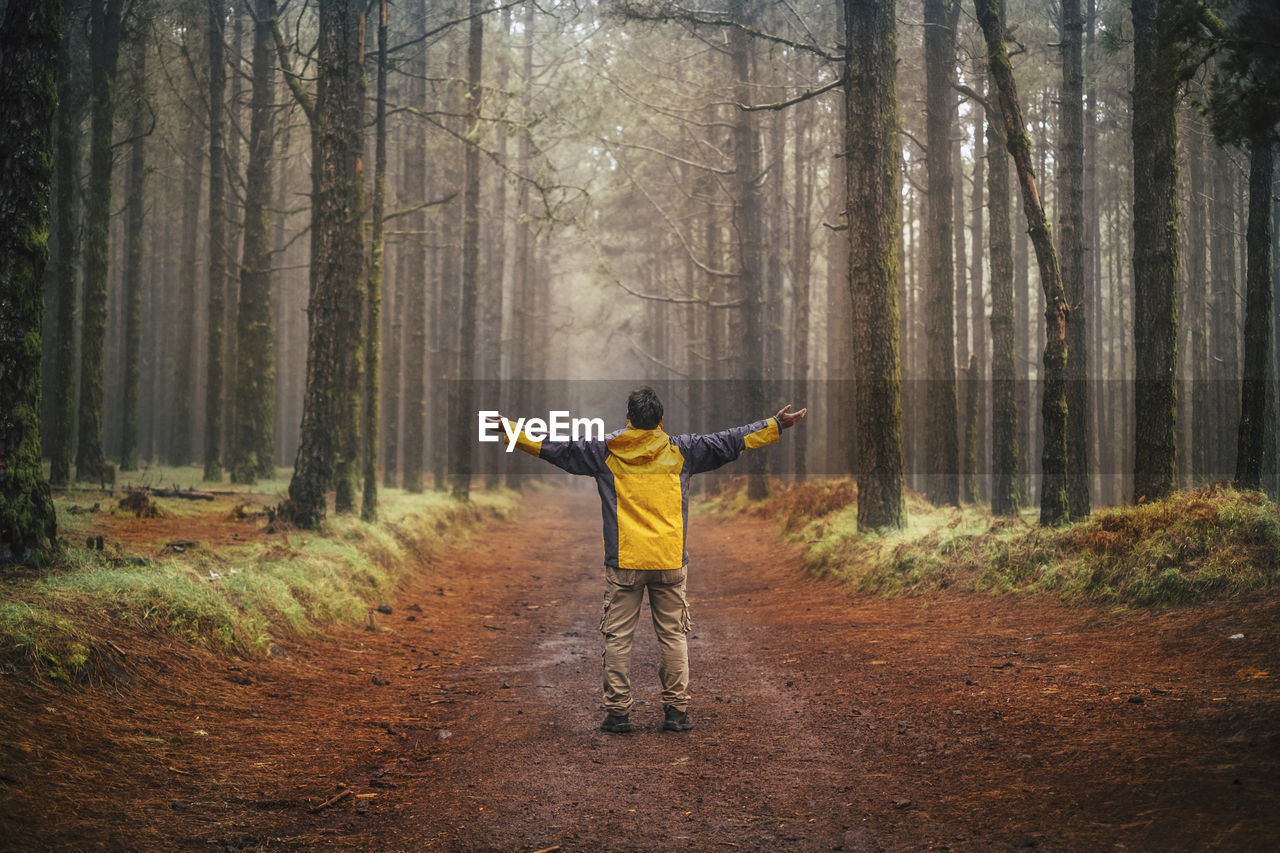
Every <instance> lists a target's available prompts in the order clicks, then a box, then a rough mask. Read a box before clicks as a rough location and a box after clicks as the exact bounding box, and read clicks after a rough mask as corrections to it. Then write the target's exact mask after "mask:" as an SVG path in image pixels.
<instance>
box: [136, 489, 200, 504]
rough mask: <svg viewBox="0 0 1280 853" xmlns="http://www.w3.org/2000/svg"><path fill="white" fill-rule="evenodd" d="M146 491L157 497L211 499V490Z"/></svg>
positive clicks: (187, 499) (192, 499)
mask: <svg viewBox="0 0 1280 853" xmlns="http://www.w3.org/2000/svg"><path fill="white" fill-rule="evenodd" d="M146 491H147V493H148V494H151V495H155V496H156V497H158V498H182V499H183V500H186V501H211V500H213V492H198V491H196V490H195V489H176V488H175V489H147V490H146Z"/></svg>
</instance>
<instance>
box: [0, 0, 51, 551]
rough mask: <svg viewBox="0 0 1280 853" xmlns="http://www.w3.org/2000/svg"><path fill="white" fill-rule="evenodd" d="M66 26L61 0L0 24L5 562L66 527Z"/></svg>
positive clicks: (11, 13)
mask: <svg viewBox="0 0 1280 853" xmlns="http://www.w3.org/2000/svg"><path fill="white" fill-rule="evenodd" d="M61 25H62V6H61V0H39V2H23V3H10V4H9V5H8V6H7V7H6V9H5V16H4V23H3V27H0V115H3V116H4V117H5V121H4V122H3V123H0V175H3V180H2V181H0V212H3V215H0V376H3V381H0V565H3V564H6V563H25V562H27V561H28V560H29V559H30V558H31V557H32V556H33V555H34V554H35V553H37V552H38V551H39V550H41V549H42V548H45V547H49V546H52V545H53V544H54V542H55V539H56V535H57V522H56V516H55V514H54V509H53V499H52V497H51V496H50V493H49V484H48V482H47V481H46V480H45V479H44V472H43V470H42V467H41V461H40V355H41V353H40V329H41V323H42V321H43V318H44V269H45V264H46V263H47V262H48V259H49V245H48V241H49V191H50V184H51V182H52V179H53V134H52V125H53V111H54V106H55V105H56V104H57V100H58V97H57V87H56V85H55V66H56V60H57V56H58V41H59V35H60V33H61Z"/></svg>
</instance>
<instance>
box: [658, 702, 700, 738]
mask: <svg viewBox="0 0 1280 853" xmlns="http://www.w3.org/2000/svg"><path fill="white" fill-rule="evenodd" d="M663 711H664V712H665V713H666V719H664V720H663V721H662V728H664V729H666V730H667V731H669V732H687V731H689V729H691V728H693V719H692V718H691V717H690V716H689V712H688V711H681V710H680V709H679V708H675V707H673V706H671V705H668V706H666V707H665V708H664V709H663Z"/></svg>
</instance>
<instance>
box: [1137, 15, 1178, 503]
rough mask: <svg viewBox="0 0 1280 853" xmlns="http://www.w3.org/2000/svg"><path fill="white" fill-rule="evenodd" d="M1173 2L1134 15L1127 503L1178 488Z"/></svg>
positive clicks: (1175, 62) (1176, 78)
mask: <svg viewBox="0 0 1280 853" xmlns="http://www.w3.org/2000/svg"><path fill="white" fill-rule="evenodd" d="M1172 6H1173V2H1172V0H1132V11H1133V61H1134V67H1133V75H1134V79H1133V305H1134V313H1133V346H1134V391H1133V393H1134V397H1133V408H1134V421H1135V422H1134V461H1133V500H1134V502H1135V503H1137V502H1141V501H1144V500H1145V501H1153V500H1157V499H1159V498H1162V497H1164V496H1165V495H1167V494H1169V493H1170V492H1172V491H1173V490H1174V489H1175V488H1177V449H1178V448H1177V432H1176V424H1177V414H1178V391H1177V384H1176V377H1175V370H1176V366H1177V329H1178V303H1177V292H1178V287H1177V284H1178V199H1177V189H1178V159H1177V158H1178V112H1177V110H1178V76H1177V69H1178V61H1179V60H1178V57H1177V51H1176V49H1175V47H1174V45H1173V44H1172V40H1173V39H1172V34H1171V33H1170V29H1171V27H1172V21H1171V18H1172V14H1173V13H1172Z"/></svg>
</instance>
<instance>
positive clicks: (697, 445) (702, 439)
mask: <svg viewBox="0 0 1280 853" xmlns="http://www.w3.org/2000/svg"><path fill="white" fill-rule="evenodd" d="M781 434H782V430H781V428H780V427H779V426H778V419H777V418H765V419H764V420H762V421H756V422H755V423H752V424H747V425H746V426H738V427H730V428H729V429H726V430H721V431H720V432H712V433H707V434H706V435H682V436H679V437H678V438H677V439H676V445H677V446H678V447H679V448H680V452H681V453H683V454H684V464H685V467H686V468H687V469H688V470H689V472H690V473H691V474H700V473H702V472H703V471H714V470H715V469H717V468H719V467H720V466H721V465H724V464H725V463H726V462H732V461H733V460H735V459H737V458H738V457H739V456H740V455H741V454H742V451H744V450H754V449H755V448H757V447H764V446H765V445H766V444H773V443H774V442H775V441H777V440H778V439H779V438H780V437H781Z"/></svg>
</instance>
